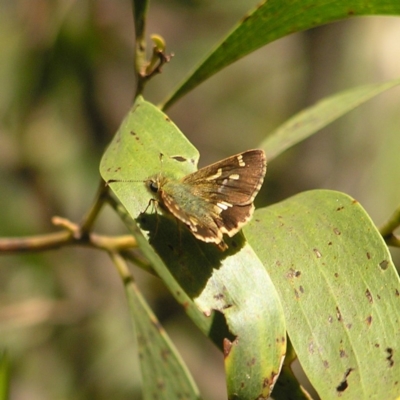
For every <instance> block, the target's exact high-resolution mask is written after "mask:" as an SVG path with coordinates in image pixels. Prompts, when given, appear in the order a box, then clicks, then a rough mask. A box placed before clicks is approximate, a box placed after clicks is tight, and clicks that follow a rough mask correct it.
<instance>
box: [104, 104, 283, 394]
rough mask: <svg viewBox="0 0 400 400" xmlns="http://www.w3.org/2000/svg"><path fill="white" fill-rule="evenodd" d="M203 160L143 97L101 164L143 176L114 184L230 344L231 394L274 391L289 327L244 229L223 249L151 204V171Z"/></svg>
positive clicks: (212, 330)
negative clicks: (244, 234)
mask: <svg viewBox="0 0 400 400" xmlns="http://www.w3.org/2000/svg"><path fill="white" fill-rule="evenodd" d="M160 153H162V154H163V157H162V160H161V161H160ZM197 161H198V153H197V151H196V149H194V148H193V146H192V145H191V144H190V143H189V142H188V141H187V139H186V138H185V137H184V136H183V135H182V133H181V132H180V131H179V130H178V128H177V127H176V126H175V125H174V124H173V123H172V122H171V121H170V119H169V118H168V117H167V116H166V115H165V114H163V113H162V112H161V111H160V110H159V109H157V108H156V107H154V106H153V105H152V104H150V103H147V102H146V101H144V100H143V99H141V98H138V100H137V101H136V102H135V105H134V107H133V109H132V111H131V112H130V113H129V114H128V115H127V117H126V119H125V121H124V122H123V123H122V125H121V128H120V130H119V131H118V133H117V135H116V136H115V138H114V139H113V141H112V143H111V144H110V146H109V148H108V149H107V151H106V153H105V154H104V156H103V159H102V162H101V166H100V170H101V174H102V176H103V178H104V179H105V180H106V181H107V180H110V179H132V180H136V181H137V182H123V183H121V182H115V183H111V184H110V186H111V188H112V190H113V192H114V193H115V194H116V196H117V197H118V199H119V200H120V201H121V203H122V204H123V205H124V207H125V208H126V210H127V211H128V213H129V214H130V216H131V218H132V219H131V220H130V221H128V220H126V221H125V222H126V223H127V225H128V226H129V229H130V230H131V232H132V233H133V234H134V236H135V238H136V239H137V240H138V243H139V245H140V247H141V250H142V251H143V253H144V255H145V256H146V257H147V258H148V259H149V261H150V262H151V263H152V264H153V267H154V270H155V271H156V272H157V274H158V275H159V276H160V278H161V279H162V280H163V281H164V283H165V284H166V286H167V287H168V288H169V290H170V291H171V293H172V294H173V295H174V296H175V298H176V299H177V301H179V302H180V303H181V304H182V305H183V306H184V307H185V310H186V311H187V312H188V314H189V316H190V317H191V318H192V319H193V321H194V322H195V323H196V324H197V325H198V326H199V328H200V329H201V330H202V331H203V332H204V334H206V335H207V336H209V337H210V338H211V339H212V340H213V341H214V342H215V343H216V344H217V345H218V346H219V347H220V348H224V351H225V361H226V364H225V365H226V372H227V382H228V394H229V396H230V397H231V398H235V396H239V397H240V398H257V397H259V396H268V393H269V392H270V389H271V387H272V385H273V383H274V382H275V378H276V376H277V374H278V373H279V370H280V365H281V362H282V359H283V356H284V354H285V348H286V340H285V335H286V330H285V325H284V319H283V312H282V309H281V305H280V302H279V299H278V296H277V293H276V291H275V289H274V287H273V285H272V284H271V282H270V280H269V277H268V275H267V274H266V273H265V270H264V268H263V266H262V264H261V263H260V261H259V259H258V257H257V256H256V254H255V253H254V252H253V251H252V249H251V248H250V247H249V246H248V245H246V244H245V241H244V238H243V236H242V235H241V234H238V235H236V236H235V237H233V238H231V239H229V238H228V239H227V240H226V242H227V244H228V245H229V249H228V250H227V251H225V252H221V251H220V250H219V249H218V248H217V247H216V246H214V245H213V244H207V243H204V242H202V241H199V240H197V239H195V238H194V236H193V235H192V234H191V233H190V232H189V231H188V230H187V229H186V228H185V227H184V226H182V224H178V223H177V222H176V220H174V219H173V218H170V217H169V216H168V215H167V214H165V213H163V212H162V209H161V208H160V207H158V212H154V211H152V208H154V205H152V204H151V203H149V202H150V201H151V199H152V198H153V197H152V193H151V192H150V191H149V190H148V189H147V188H146V185H145V184H144V182H143V181H144V180H145V179H146V178H148V177H150V176H153V175H156V174H158V173H160V171H162V173H163V174H164V175H166V176H168V177H169V178H170V179H179V178H181V177H182V176H184V175H186V174H188V173H191V172H193V171H194V170H195V168H196V165H197ZM149 204H150V207H149V208H148V206H149ZM146 208H147V212H146V213H145V214H142V212H143V211H144V210H146ZM121 215H122V214H121ZM147 240H148V241H149V242H150V243H151V245H152V248H151V247H150V246H149V244H148V242H147ZM214 310H218V312H215V311H214ZM222 315H223V316H224V317H225V318H221V316H222ZM225 321H226V322H225Z"/></svg>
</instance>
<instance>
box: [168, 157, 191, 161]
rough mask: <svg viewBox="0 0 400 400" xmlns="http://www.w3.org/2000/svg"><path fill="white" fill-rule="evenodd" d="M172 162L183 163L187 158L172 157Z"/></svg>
mask: <svg viewBox="0 0 400 400" xmlns="http://www.w3.org/2000/svg"><path fill="white" fill-rule="evenodd" d="M171 158H172V159H173V160H175V161H179V162H185V161H187V158H185V157H183V156H173V157H171Z"/></svg>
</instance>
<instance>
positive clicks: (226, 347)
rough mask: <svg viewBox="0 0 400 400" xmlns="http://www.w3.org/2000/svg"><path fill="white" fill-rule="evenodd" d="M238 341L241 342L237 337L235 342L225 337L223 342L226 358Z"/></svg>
mask: <svg viewBox="0 0 400 400" xmlns="http://www.w3.org/2000/svg"><path fill="white" fill-rule="evenodd" d="M238 342H239V340H238V339H237V338H236V339H235V340H234V341H233V342H231V341H230V340H229V339H227V338H224V342H223V348H224V358H226V357H228V356H229V353H230V352H231V349H232V347H233V345H237V344H238Z"/></svg>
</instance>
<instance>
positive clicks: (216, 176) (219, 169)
mask: <svg viewBox="0 0 400 400" xmlns="http://www.w3.org/2000/svg"><path fill="white" fill-rule="evenodd" d="M221 175H222V169H221V168H218V171H217V172H216V173H215V174H214V175H210V176H208V177H207V178H206V180H207V181H213V180H215V179H218V178H219V177H220V176H221Z"/></svg>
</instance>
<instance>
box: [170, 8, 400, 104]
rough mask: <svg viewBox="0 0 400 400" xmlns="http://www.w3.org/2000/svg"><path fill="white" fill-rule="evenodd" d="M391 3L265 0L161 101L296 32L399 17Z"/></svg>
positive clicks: (174, 96) (186, 89)
mask: <svg viewBox="0 0 400 400" xmlns="http://www.w3.org/2000/svg"><path fill="white" fill-rule="evenodd" d="M398 14H400V2H398V1H393V0H333V1H332V0H319V1H315V0H291V1H287V0H268V1H265V2H262V3H261V4H260V5H259V6H258V7H256V8H255V9H254V10H253V11H251V12H249V13H248V14H247V15H245V16H244V17H243V18H242V19H241V21H240V22H239V23H238V24H237V25H236V26H235V27H234V28H233V30H232V31H231V32H230V33H229V34H228V36H227V37H226V38H225V39H224V40H223V41H222V42H221V43H220V44H219V45H217V46H216V48H215V49H214V50H213V51H212V52H211V53H210V54H209V55H208V56H207V57H206V58H205V60H204V61H202V62H201V63H200V65H199V66H198V67H197V68H195V70H194V71H193V72H192V73H191V74H189V76H188V77H187V78H185V79H184V80H183V82H182V83H181V84H180V85H178V87H177V89H176V90H175V91H174V92H173V93H172V94H171V95H170V96H169V97H168V98H167V99H166V100H165V101H164V102H163V106H162V108H163V109H167V108H168V107H170V106H171V105H172V104H173V103H174V102H176V101H177V100H178V99H179V98H181V97H182V96H183V95H185V94H186V93H188V92H189V91H191V90H192V89H193V88H195V87H196V86H197V85H199V84H200V83H202V82H204V81H205V80H206V79H208V78H209V77H211V76H212V75H214V74H215V73H217V72H218V71H220V70H221V69H223V68H224V67H226V66H228V65H230V64H232V63H233V62H234V61H236V60H238V59H240V58H242V57H244V56H245V55H247V54H249V53H251V52H253V51H254V50H257V49H259V48H260V47H262V46H264V45H266V44H268V43H271V42H273V41H274V40H277V39H279V38H282V37H284V36H287V35H290V34H292V33H295V32H300V31H304V30H306V29H311V28H314V27H316V26H320V25H324V24H327V23H330V22H334V21H338V20H341V19H346V18H351V17H355V16H362V15H398Z"/></svg>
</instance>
